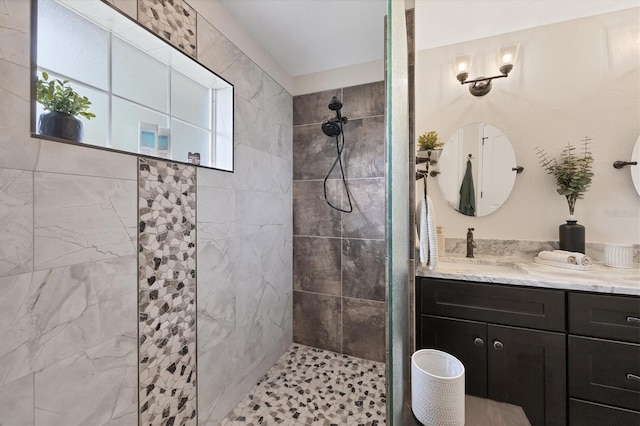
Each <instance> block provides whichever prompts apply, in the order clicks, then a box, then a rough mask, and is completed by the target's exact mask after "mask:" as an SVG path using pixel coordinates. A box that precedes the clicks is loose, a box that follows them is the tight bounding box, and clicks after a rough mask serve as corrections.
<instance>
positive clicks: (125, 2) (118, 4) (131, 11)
mask: <svg viewBox="0 0 640 426" xmlns="http://www.w3.org/2000/svg"><path fill="white" fill-rule="evenodd" d="M102 1H103V2H105V3H109V4H111V5H113V6H114V7H115V8H116V9H118V10H119V11H120V12H121V13H123V14H124V15H127V16H128V17H130V18H131V19H133V20H134V21H135V20H136V19H137V16H138V0H102Z"/></svg>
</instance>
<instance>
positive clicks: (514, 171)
mask: <svg viewBox="0 0 640 426" xmlns="http://www.w3.org/2000/svg"><path fill="white" fill-rule="evenodd" d="M483 125H485V126H490V127H491V128H492V129H495V130H496V131H497V132H499V133H500V135H502V136H503V137H504V139H505V141H506V142H508V147H509V148H510V152H507V153H506V154H507V155H508V156H509V157H512V158H513V161H512V163H513V164H509V166H508V167H509V169H510V170H508V171H509V172H510V173H512V174H513V175H512V179H511V180H510V185H509V188H508V192H507V194H506V196H505V197H504V199H503V200H502V201H501V202H500V204H499V205H498V206H497V207H495V208H493V209H492V210H490V211H488V212H487V213H484V214H482V215H478V214H477V212H478V207H479V204H480V203H478V200H479V199H480V198H483V197H482V194H481V193H482V190H481V189H479V186H480V184H481V179H480V176H479V174H480V173H481V172H482V170H483V167H484V166H480V165H479V164H478V162H477V161H476V162H475V164H473V169H472V170H473V171H472V173H474V176H478V178H477V179H476V180H474V184H475V187H474V192H475V204H476V209H475V214H474V215H473V216H469V215H465V214H464V213H462V212H460V211H459V209H458V208H459V207H458V206H457V205H453V204H452V203H451V202H450V200H449V199H448V198H447V197H446V196H445V192H446V191H445V190H443V185H444V178H443V167H442V159H443V158H445V159H446V158H447V148H449V150H450V149H452V148H451V147H452V145H451V143H450V141H451V139H452V138H454V137H456V135H457V133H458V132H459V131H460V130H461V129H466V128H470V127H471V126H474V127H475V128H478V129H479V132H478V144H479V143H480V138H482V139H486V137H482V135H483V133H482V130H481V129H482V126H483ZM462 143H463V145H464V142H462ZM482 144H483V146H484V141H483V142H482ZM478 146H480V145H478ZM505 148H506V147H505ZM450 152H451V151H450ZM480 154H482V153H475V155H474V156H472V153H470V154H469V156H472V158H470V159H471V161H473V160H474V159H476V160H478V161H479V160H482V161H483V164H484V163H485V159H484V158H483V156H482V155H480ZM467 159H469V158H468V157H467V155H466V152H465V153H463V157H462V159H461V160H460V161H461V164H464V163H465V160H467ZM445 169H446V167H445ZM461 171H462V175H461V176H464V175H465V174H466V171H465V168H464V166H462V170H461ZM444 173H446V171H445V172H444ZM517 173H520V170H519V168H518V166H517V159H516V154H515V150H514V149H513V144H512V143H511V140H510V139H509V138H508V137H507V135H505V133H504V132H503V131H502V130H501V129H499V128H498V127H496V126H494V125H493V124H491V123H487V122H473V123H466V124H464V125H462V126H460V127H458V128H457V129H455V130H454V132H453V133H452V134H451V135H449V137H448V138H447V139H445V143H444V146H443V147H442V153H441V155H440V159H439V160H438V175H437V177H438V187H439V189H440V193H441V194H442V196H443V199H444V201H445V202H446V204H447V205H448V206H450V207H451V208H453V210H455V211H456V212H457V213H459V214H461V215H464V216H467V217H485V216H488V215H490V214H492V213H494V212H495V211H497V210H498V209H500V207H502V206H503V205H504V203H505V202H506V201H507V200H508V199H509V197H510V196H511V193H512V192H513V188H514V186H515V181H516V175H517ZM463 180H464V178H463V177H461V178H460V185H457V187H458V189H459V188H460V186H461V185H462V181H463ZM445 189H446V188H445ZM479 193H480V194H479ZM458 200H459V197H458Z"/></svg>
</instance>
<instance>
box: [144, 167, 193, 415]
mask: <svg viewBox="0 0 640 426" xmlns="http://www.w3.org/2000/svg"><path fill="white" fill-rule="evenodd" d="M195 169H196V168H195V167H194V166H187V165H182V164H176V163H171V162H164V161H156V160H150V159H143V158H140V159H139V179H138V182H139V187H138V191H139V205H138V207H139V218H140V219H139V220H140V225H139V236H138V241H139V260H138V265H139V271H138V288H139V307H138V310H139V320H140V324H139V327H138V330H139V331H138V333H139V342H140V346H139V359H140V377H139V389H138V392H139V401H138V403H139V414H140V423H142V424H156V423H160V422H161V421H162V419H165V418H166V419H167V420H166V421H167V424H169V423H172V424H173V423H176V424H195V422H196V420H195V419H196V415H197V413H196V400H197V395H196V394H197V380H196V375H197V371H196V314H197V312H196V305H195V303H196V261H195V260H196V247H195V245H196V224H195V220H196V217H195V213H196V211H195V209H196V170H195Z"/></svg>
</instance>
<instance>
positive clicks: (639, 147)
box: [629, 136, 640, 195]
mask: <svg viewBox="0 0 640 426" xmlns="http://www.w3.org/2000/svg"><path fill="white" fill-rule="evenodd" d="M634 161H635V162H636V163H637V164H636V165H632V166H629V168H630V169H631V180H632V181H633V185H634V186H635V187H636V191H637V192H638V195H640V136H638V139H636V145H635V146H634V147H633V153H632V154H631V162H634Z"/></svg>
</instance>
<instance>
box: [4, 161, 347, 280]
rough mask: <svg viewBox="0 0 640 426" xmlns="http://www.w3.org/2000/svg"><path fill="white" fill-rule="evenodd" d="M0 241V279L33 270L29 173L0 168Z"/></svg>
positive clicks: (31, 200) (31, 178) (30, 180)
mask: <svg viewBox="0 0 640 426" xmlns="http://www.w3.org/2000/svg"><path fill="white" fill-rule="evenodd" d="M338 232H340V231H339V230H338ZM0 241H1V242H2V243H1V244H0V276H6V275H13V274H20V273H23V272H30V271H32V270H33V172H30V171H24V170H12V169H0Z"/></svg>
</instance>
